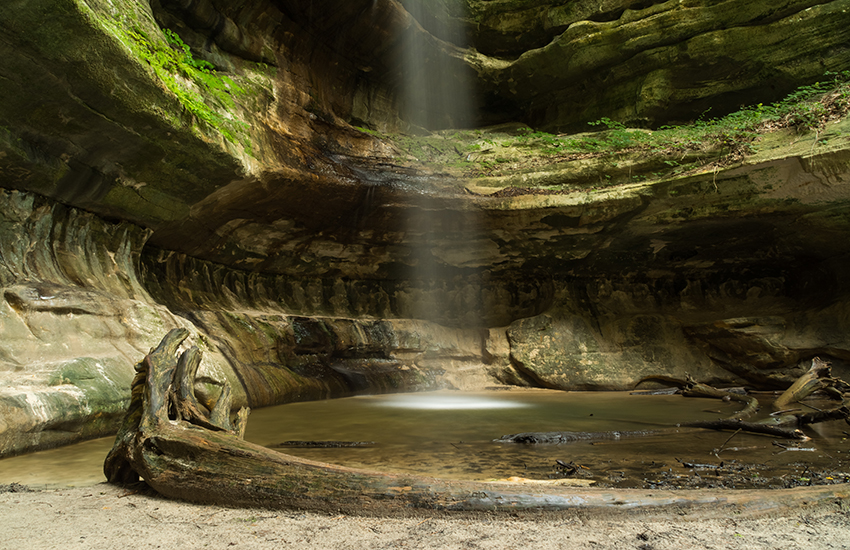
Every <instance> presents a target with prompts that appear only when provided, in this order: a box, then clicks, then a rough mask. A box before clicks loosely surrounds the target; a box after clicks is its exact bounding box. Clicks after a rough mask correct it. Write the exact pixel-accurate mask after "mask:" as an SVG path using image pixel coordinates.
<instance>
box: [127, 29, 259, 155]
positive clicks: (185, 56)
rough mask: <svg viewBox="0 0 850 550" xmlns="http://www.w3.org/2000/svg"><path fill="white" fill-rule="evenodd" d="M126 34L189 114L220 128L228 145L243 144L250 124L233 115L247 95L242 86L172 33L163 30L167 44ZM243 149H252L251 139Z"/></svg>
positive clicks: (135, 33)
mask: <svg viewBox="0 0 850 550" xmlns="http://www.w3.org/2000/svg"><path fill="white" fill-rule="evenodd" d="M124 34H125V36H126V37H127V39H128V42H129V43H130V45H131V46H132V48H133V49H134V51H135V52H136V54H137V55H138V57H139V58H140V59H142V60H144V61H145V62H147V63H148V64H149V65H150V67H151V68H152V69H153V71H154V72H155V73H156V75H157V77H158V78H159V79H160V81H162V83H163V84H164V85H165V86H166V87H167V88H168V89H169V90H170V91H171V92H172V93H173V94H174V95H175V96H176V97H177V99H178V100H179V101H180V103H181V104H182V105H183V107H184V108H185V109H186V110H187V111H189V112H190V113H192V114H193V115H194V116H195V117H197V118H198V119H199V120H201V121H203V122H205V123H206V124H208V125H209V126H212V127H214V128H216V129H217V130H218V131H219V132H220V133H221V135H222V136H223V137H224V138H225V139H227V140H228V141H231V142H233V143H238V142H239V141H240V140H239V139H238V138H237V135H238V134H243V133H244V132H245V131H246V130H247V124H245V123H243V122H241V121H239V120H238V117H236V116H233V114H232V113H233V112H234V111H235V110H236V108H237V105H236V101H235V99H234V96H235V95H244V94H245V93H246V92H245V90H244V89H243V88H242V87H241V86H239V85H237V84H236V82H235V81H234V80H233V79H231V78H230V77H229V76H226V75H223V74H220V73H219V72H217V71H216V70H215V67H214V66H213V65H212V64H211V63H209V62H207V61H204V60H199V59H195V58H194V56H193V55H192V52H191V49H190V48H189V46H188V45H186V44H185V43H184V42H183V41H182V40H181V39H180V37H179V36H178V35H177V34H176V33H175V32H173V31H171V30H170V29H163V36H164V38H165V40H161V39H160V40H156V39H152V38H151V37H150V36H148V35H147V34H146V33H145V31H143V30H142V29H141V28H139V27H133V28H131V29H129V30H126V31H124ZM210 100H212V101H210ZM210 103H212V105H211V104H210ZM222 113H225V114H222ZM242 145H243V146H244V147H245V148H246V150H249V149H250V142H249V141H248V140H247V138H245V139H243V140H242Z"/></svg>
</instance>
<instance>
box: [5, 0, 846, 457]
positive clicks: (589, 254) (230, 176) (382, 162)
mask: <svg viewBox="0 0 850 550" xmlns="http://www.w3.org/2000/svg"><path fill="white" fill-rule="evenodd" d="M469 4H470V10H469V11H468V12H466V13H462V12H459V11H456V10H455V9H454V8H451V9H449V8H446V10H448V11H445V10H443V8H440V9H439V10H436V11H431V12H428V13H425V14H424V15H423V14H421V12H418V13H420V15H419V20H417V19H416V18H414V17H412V16H411V15H410V11H408V10H407V9H405V6H406V5H407V3H406V2H402V3H399V2H395V1H391V0H384V1H378V2H373V1H371V0H369V1H365V0H363V1H360V0H358V1H354V2H338V1H331V0H325V1H314V2H309V3H305V2H286V1H282V0H281V1H276V2H266V1H260V0H257V1H250V2H249V1H242V2H223V1H218V0H198V1H192V2H183V1H176V0H155V1H152V2H144V1H136V0H112V1H110V2H102V1H100V0H59V1H54V0H51V1H47V0H27V1H23V0H9V1H6V2H4V3H3V5H2V6H0V23H2V25H1V26H2V28H3V29H4V32H3V34H2V35H1V36H0V58H2V60H3V61H2V63H0V96H2V97H3V98H4V100H3V103H2V105H0V186H2V187H3V188H5V191H3V192H2V196H0V203H2V208H0V220H2V224H3V227H2V229H1V230H2V234H3V240H2V242H0V260H2V264H0V283H2V289H3V300H2V303H0V310H2V317H0V330H2V333H1V334H2V343H0V369H2V391H0V408H2V410H0V413H2V414H0V419H2V420H0V422H2V423H3V424H2V425H0V454H9V453H15V452H21V451H23V450H27V449H34V448H41V447H46V446H51V445H55V444H60V443H65V442H68V441H71V440H73V439H77V438H81V437H91V436H95V435H98V434H103V433H107V432H109V431H110V430H112V429H113V428H114V426H115V422H116V421H117V416H118V415H119V414H120V411H122V410H123V407H124V405H125V404H126V399H127V397H128V391H129V380H130V378H131V377H132V372H133V371H132V366H133V364H134V363H135V362H136V361H138V360H139V359H140V358H141V357H142V356H143V355H144V354H145V353H147V351H148V349H149V348H150V346H152V345H154V344H155V343H156V342H157V341H159V339H160V338H161V337H162V335H163V334H164V333H165V332H166V331H167V330H169V329H170V328H174V327H178V326H182V327H186V328H188V329H190V331H191V332H192V336H191V337H190V339H191V340H192V343H193V344H194V345H199V346H201V347H202V348H203V351H204V358H205V359H204V363H203V365H202V375H201V376H200V378H199V380H200V381H201V385H202V386H203V387H201V388H198V389H197V393H198V394H199V395H207V396H208V399H209V400H213V399H214V398H215V396H216V395H217V393H216V392H218V391H220V388H221V385H222V383H223V381H224V380H228V381H229V382H230V384H231V386H232V387H233V388H234V405H235V406H241V405H248V406H251V407H257V406H263V405H269V404H273V403H279V402H285V401H291V400H296V399H317V398H325V397H331V396H340V395H347V394H350V393H353V392H358V391H404V390H416V389H429V388H435V387H455V388H468V387H483V386H486V385H489V384H497V383H507V384H520V385H534V386H543V387H551V388H561V389H625V388H630V387H632V386H633V385H634V384H636V383H638V382H639V381H640V380H641V379H643V378H644V377H645V376H649V375H658V374H661V375H665V376H674V377H683V376H686V375H691V376H693V377H695V378H697V379H698V380H700V381H705V382H712V383H730V384H731V383H735V384H741V383H749V384H754V385H757V386H759V387H777V386H781V385H782V384H784V383H786V381H787V380H789V379H793V378H794V377H796V374H797V372H796V371H797V370H798V369H799V368H801V363H803V362H805V361H806V360H808V359H810V358H811V357H812V356H814V355H819V356H821V357H823V358H828V359H831V360H832V361H833V363H834V371H835V372H836V373H837V374H839V375H840V374H842V373H843V372H846V367H847V362H848V361H850V342H848V336H847V335H848V334H850V331H848V327H850V312H848V306H847V296H848V287H847V283H846V282H845V281H846V277H845V276H844V275H845V274H844V270H845V266H846V265H848V262H847V259H848V253H850V249H848V245H847V242H846V238H845V236H846V234H847V232H848V230H849V229H850V214H848V200H849V199H850V185H848V184H850V176H848V173H850V171H848V168H847V166H848V160H850V153H848V150H850V144H848V141H847V138H846V135H847V132H848V128H847V123H846V122H842V121H840V120H839V121H833V122H830V123H829V124H828V125H827V126H826V127H824V128H819V129H818V131H817V132H812V133H809V134H797V133H794V132H793V131H790V130H789V131H786V132H780V133H779V134H777V135H776V136H774V138H773V139H775V143H773V142H771V143H773V145H770V144H769V143H768V142H767V141H765V142H763V143H762V144H761V145H759V146H758V148H759V150H758V152H756V153H755V154H751V155H750V156H748V157H747V158H745V159H744V160H743V161H739V162H736V163H733V164H727V165H720V164H717V163H716V162H714V160H715V159H712V158H708V157H707V156H706V157H705V158H703V157H701V156H700V155H701V154H702V153H699V154H697V153H693V152H691V153H688V152H687V151H685V152H684V153H682V156H681V157H676V158H675V159H673V158H672V157H669V155H667V156H663V157H658V158H643V157H644V156H645V155H646V154H647V153H646V152H645V151H643V152H638V153H636V154H634V155H632V156H630V154H628V153H624V154H622V155H619V156H617V157H616V158H614V157H609V156H606V157H603V156H597V157H594V159H592V161H591V160H586V159H578V160H574V161H569V162H565V163H562V164H548V165H545V166H541V167H540V168H539V169H538V170H536V171H535V170H532V171H530V172H524V173H516V174H512V175H511V176H506V177H503V178H474V179H470V178H467V177H465V176H463V175H458V174H457V173H456V172H451V171H450V170H448V169H445V170H443V169H434V168H433V167H430V168H429V167H424V166H422V165H421V164H419V163H418V162H416V161H415V159H412V158H411V157H410V156H409V155H408V153H406V152H405V151H403V150H402V148H400V147H399V146H397V143H398V140H396V141H392V140H389V139H386V138H385V136H383V135H382V134H380V132H395V131H401V130H403V131H407V132H419V133H423V132H425V131H426V130H427V129H425V128H423V125H424V124H425V122H424V121H425V120H430V119H427V117H426V118H423V119H417V118H415V117H411V116H409V115H408V114H407V113H408V112H409V111H408V110H406V109H405V101H406V100H405V98H404V97H403V94H402V92H403V90H404V84H403V78H404V74H405V70H407V69H409V68H410V67H406V66H405V64H404V62H403V61H402V60H403V59H405V56H404V55H402V53H401V52H402V50H403V49H404V48H405V47H407V46H406V45H407V44H408V42H410V41H416V42H417V43H418V44H420V47H422V48H423V49H422V50H421V52H422V53H421V55H422V63H421V66H417V67H415V69H416V70H418V71H420V72H423V73H424V76H425V77H426V79H427V78H437V77H438V76H439V75H440V74H441V72H443V71H448V74H450V75H452V77H453V78H454V77H457V78H466V79H471V82H472V83H473V84H474V90H473V93H474V95H475V98H476V99H477V100H478V103H477V104H478V106H479V107H478V108H477V111H476V112H475V118H476V119H477V120H478V121H479V122H480V123H481V124H484V123H488V124H489V123H496V122H505V121H508V120H512V121H520V122H523V123H526V124H533V125H534V126H535V127H536V128H538V129H539V128H544V129H567V128H580V129H582V130H585V129H587V126H586V124H587V122H590V121H594V120H595V119H598V118H601V117H610V118H612V119H617V120H621V121H624V122H629V121H631V122H637V123H640V124H643V125H646V126H650V127H652V126H657V125H659V124H662V123H664V122H666V121H668V120H677V119H690V118H695V117H697V116H699V114H700V113H702V112H703V111H705V110H706V109H708V108H709V107H711V109H712V113H715V114H721V113H723V112H725V111H730V110H733V109H734V108H736V107H738V106H739V105H740V104H741V103H744V102H746V103H759V102H767V101H770V100H773V99H776V98H779V97H783V96H784V95H785V94H787V93H788V92H789V91H791V90H792V89H794V88H796V87H797V86H800V85H804V84H808V83H811V82H813V81H815V80H817V79H818V78H820V77H822V76H823V74H824V72H825V71H827V70H845V69H847V68H850V57H848V56H850V53H848V52H850V50H848V48H847V44H848V30H847V29H850V25H848V22H850V15H848V14H850V10H848V7H850V6H849V5H848V2H847V1H845V0H836V1H832V2H812V1H805V2H803V1H800V2H791V1H788V2H782V3H780V4H776V3H767V2H750V3H749V4H748V5H747V6H740V3H735V4H734V9H732V3H731V2H723V1H716V2H708V1H701V2H697V1H677V2H672V1H670V2H641V3H634V2H628V3H626V2H618V1H616V0H611V1H606V2H602V3H601V4H600V3H594V5H593V6H591V5H590V4H589V3H584V2H550V3H542V4H541V3H539V2H522V1H517V2H498V3H495V2H470V3H469ZM441 5H442V4H441ZM408 7H409V6H408ZM411 10H412V8H411ZM446 18H452V19H454V20H456V21H462V22H463V21H465V22H467V23H468V22H474V23H475V25H472V26H469V27H468V28H469V29H472V30H470V32H468V33H466V35H465V36H463V37H458V36H456V35H449V34H445V33H441V32H440V30H439V29H440V28H441V24H440V22H441V20H445V19H446ZM407 63H408V64H409V62H407ZM447 120H448V121H449V123H451V122H452V120H451V117H449V118H448V119H447ZM379 131H380V132H379ZM479 132H483V133H482V134H481V136H482V143H484V140H486V139H490V138H488V137H487V136H491V135H493V136H495V134H491V133H488V132H490V131H489V130H479ZM457 153H458V160H459V161H463V162H466V161H469V160H470V159H472V158H473V156H474V155H473V154H471V153H469V154H467V152H466V151H457ZM483 154H484V153H483V152H481V155H483ZM688 155H690V156H689V158H688V162H690V163H692V165H693V166H692V169H691V170H688V171H683V172H680V173H675V174H674V173H667V172H664V173H661V171H660V168H658V167H659V166H663V165H665V164H669V163H671V162H674V161H675V162H685V160H684V158H685V156H688ZM636 157H637V158H636ZM691 157H693V158H691ZM482 158H483V157H482ZM653 171H658V173H659V174H661V175H659V176H652V173H653ZM591 180H598V182H599V183H598V184H597V183H595V182H594V183H590V181H591ZM523 187H530V188H541V189H542V188H546V190H547V192H546V193H542V194H540V193H531V192H524V191H519V192H517V193H508V194H500V193H499V192H498V191H499V190H506V189H508V188H520V189H521V188H523ZM553 189H554V190H555V191H557V192H551V193H550V192H548V191H552V190H553ZM494 192H495V193H494Z"/></svg>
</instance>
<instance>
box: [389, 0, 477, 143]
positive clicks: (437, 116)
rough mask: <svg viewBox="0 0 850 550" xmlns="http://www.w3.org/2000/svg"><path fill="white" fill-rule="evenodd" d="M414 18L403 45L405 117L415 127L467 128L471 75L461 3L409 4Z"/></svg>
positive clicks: (408, 0) (417, 0) (424, 0)
mask: <svg viewBox="0 0 850 550" xmlns="http://www.w3.org/2000/svg"><path fill="white" fill-rule="evenodd" d="M403 4H404V7H405V8H406V9H407V11H408V13H410V15H411V16H412V18H413V20H412V21H411V24H410V26H409V27H408V28H407V30H406V32H405V36H404V43H403V67H402V87H403V88H402V109H401V111H402V116H403V117H404V118H405V119H406V120H407V121H408V122H409V123H410V124H411V125H412V126H413V127H414V128H415V127H420V128H425V129H427V130H439V129H445V128H463V127H468V126H469V125H470V124H471V123H472V122H473V119H474V117H473V116H472V113H473V111H474V109H473V101H472V92H473V90H472V77H471V74H470V73H469V69H468V67H467V66H466V64H465V63H464V62H463V50H464V48H465V47H466V34H465V32H464V28H463V25H462V24H461V22H460V20H459V19H458V16H459V15H461V14H462V13H463V9H464V4H463V2H462V1H461V0H442V1H440V2H435V1H433V0H430V1H429V0H405V1H404V2H403Z"/></svg>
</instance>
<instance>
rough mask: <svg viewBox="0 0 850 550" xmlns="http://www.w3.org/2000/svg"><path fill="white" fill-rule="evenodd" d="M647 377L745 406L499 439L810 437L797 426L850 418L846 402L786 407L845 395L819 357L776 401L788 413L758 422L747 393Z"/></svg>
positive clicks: (550, 441)
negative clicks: (649, 423)
mask: <svg viewBox="0 0 850 550" xmlns="http://www.w3.org/2000/svg"><path fill="white" fill-rule="evenodd" d="M644 380H656V381H657V380H661V381H664V382H668V383H674V384H677V385H678V386H679V387H680V391H681V392H682V395H684V396H686V397H712V398H718V399H724V400H727V401H737V402H740V403H743V404H744V405H745V406H744V408H743V409H741V410H740V411H737V412H736V413H734V414H733V415H731V416H730V417H728V418H718V419H714V420H700V421H695V422H682V423H679V424H677V425H676V426H675V427H669V428H666V429H658V430H641V431H612V432H523V433H518V434H509V435H503V436H502V437H501V438H499V439H497V440H496V441H498V442H502V443H526V444H561V443H569V442H572V441H588V440H611V439H622V438H627V437H643V436H649V435H663V434H682V433H685V432H687V431H690V430H688V428H691V429H694V430H696V429H710V430H736V431H744V432H749V433H755V434H763V435H771V436H775V437H783V438H787V439H808V436H806V434H805V433H804V432H803V431H802V430H800V429H798V428H799V427H802V426H806V425H809V424H814V423H817V422H826V421H829V420H840V419H842V418H843V419H845V420H848V417H850V409H848V408H847V407H845V406H844V405H843V404H842V406H841V407H838V408H836V409H832V410H828V411H816V412H814V413H805V414H804V413H794V412H792V411H787V410H785V409H787V407H788V405H789V404H791V403H794V402H797V401H800V400H802V399H805V398H806V397H808V396H809V395H811V394H812V393H814V392H815V391H818V390H833V391H832V395H834V396H837V397H839V398H840V397H841V395H842V393H841V392H842V391H846V389H847V384H846V383H845V382H843V381H841V380H837V379H834V378H831V377H830V365H829V363H827V362H825V361H822V360H821V359H820V358H818V357H815V358H814V359H812V367H811V368H810V369H809V370H808V371H807V372H806V373H805V374H803V375H802V376H800V377H799V378H798V379H797V380H796V381H795V382H794V383H793V384H792V385H791V387H789V388H788V389H787V390H786V391H785V392H784V393H783V394H782V395H781V396H780V397H779V398H778V399H777V400H776V402H775V403H774V405H773V406H774V409H775V410H782V411H783V412H785V413H786V414H782V415H780V416H773V417H771V418H768V419H765V420H760V421H758V422H746V421H745V419H747V418H750V417H752V416H753V415H754V414H756V412H758V410H759V402H758V400H757V399H756V398H755V397H752V396H750V395H746V394H745V393H739V392H738V391H729V390H720V389H717V388H713V387H711V386H707V385H705V384H699V383H697V382H695V381H694V380H691V379H688V380H679V379H675V378H670V377H666V376H650V377H647V378H644V379H643V380H641V382H643V381H644ZM777 403H778V404H777ZM848 423H850V422H848Z"/></svg>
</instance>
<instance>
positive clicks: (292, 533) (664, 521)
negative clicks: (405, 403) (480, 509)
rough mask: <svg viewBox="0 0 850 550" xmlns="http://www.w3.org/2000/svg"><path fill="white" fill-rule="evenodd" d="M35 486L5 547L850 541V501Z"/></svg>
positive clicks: (11, 491) (14, 490)
mask: <svg viewBox="0 0 850 550" xmlns="http://www.w3.org/2000/svg"><path fill="white" fill-rule="evenodd" d="M24 489H25V488H24V487H21V486H15V485H13V486H6V487H5V491H4V492H0V523H2V525H3V536H2V537H0V549H18V548H30V549H47V548H62V549H65V548H80V549H86V548H97V549H99V550H109V549H121V550H124V549H126V548H135V549H147V548H163V549H172V548H174V549H182V548H192V549H197V548H243V549H266V548H275V549H277V548H334V549H346V548H358V549H359V548H372V549H379V548H416V549H424V548H506V549H507V548H520V547H533V548H535V549H544V550H545V549H554V548H594V549H607V548H611V549H614V548H616V549H626V548H635V549H641V550H649V549H658V550H660V549H665V548H675V549H679V548H733V549H739V548H740V549H745V548H746V549H749V548H783V549H795V548H806V549H821V548H848V547H850V541H848V536H847V534H848V533H850V503H848V501H847V499H842V498H835V499H829V500H823V501H821V503H820V504H817V505H814V506H811V507H806V508H804V509H800V510H797V511H794V512H792V513H787V512H785V513H781V514H776V513H771V512H769V511H766V512H765V513H763V514H759V515H758V516H756V517H743V516H741V515H740V514H728V515H727V516H725V517H723V516H718V515H717V514H716V513H713V512H712V511H710V510H708V511H706V510H702V511H695V510H689V509H683V508H669V509H667V510H666V511H665V512H664V514H659V513H658V512H653V513H646V512H642V511H634V510H633V511H630V512H623V511H621V510H596V511H588V510H576V511H571V512H566V513H558V514H551V515H545V516H543V515H536V514H484V513H482V514H478V515H457V516H456V515H442V516H412V517H404V518H380V517H358V516H345V515H322V514H313V513H303V512H299V511H278V510H256V509H252V510H248V509H235V508H226V507H221V506H205V505H196V504H187V503H182V502H175V501H170V500H164V499H162V498H159V497H158V496H156V495H153V494H147V493H146V492H144V491H141V492H134V491H132V490H128V489H125V488H122V487H117V486H113V485H108V484H98V485H92V486H85V487H73V488H67V489H51V490H41V491H38V490H36V491H24ZM778 496H779V494H778ZM766 508H769V506H767V507H766Z"/></svg>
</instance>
